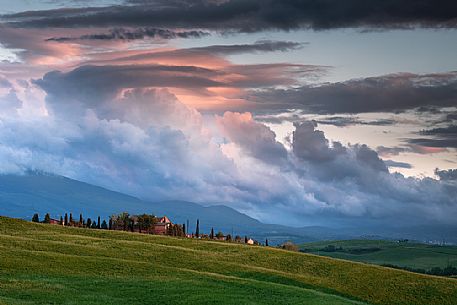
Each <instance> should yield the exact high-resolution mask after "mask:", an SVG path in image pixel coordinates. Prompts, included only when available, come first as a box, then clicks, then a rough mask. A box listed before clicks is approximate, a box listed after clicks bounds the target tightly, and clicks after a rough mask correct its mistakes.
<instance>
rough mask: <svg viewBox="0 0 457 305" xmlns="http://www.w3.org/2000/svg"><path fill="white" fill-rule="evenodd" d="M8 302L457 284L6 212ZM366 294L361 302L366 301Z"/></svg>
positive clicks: (261, 296) (301, 295)
mask: <svg viewBox="0 0 457 305" xmlns="http://www.w3.org/2000/svg"><path fill="white" fill-rule="evenodd" d="M0 257H1V258H2V259H1V260H0V270H1V273H0V303H4V304H25V303H27V304H120V303H122V302H128V303H129V304H151V303H162V304H216V303H217V304H303V303H306V304H361V303H360V302H366V303H370V304H389V305H395V304H408V305H414V304H424V305H425V304H427V305H434V304H436V305H438V304H440V305H446V304H455V299H456V298H457V281H456V280H453V279H446V278H438V277H432V276H425V275H419V274H413V273H409V272H404V271H399V270H393V269H389V268H382V267H377V266H371V265H364V264H360V263H354V262H348V261H342V260H335V259H330V258H325V257H319V256H314V255H309V254H302V253H295V252H287V251H283V250H279V249H273V248H265V247H255V246H246V245H240V244H229V243H222V242H211V241H203V240H191V239H178V238H170V237H160V236H151V235H141V234H135V233H127V232H113V231H102V230H89V229H77V228H63V227H59V226H52V225H42V224H33V223H29V222H24V221H20V220H14V219H9V218H4V217H1V218H0ZM359 301H360V302H359Z"/></svg>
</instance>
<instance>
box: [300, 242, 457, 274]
mask: <svg viewBox="0 0 457 305" xmlns="http://www.w3.org/2000/svg"><path fill="white" fill-rule="evenodd" d="M329 246H330V247H329ZM301 249H302V250H304V251H306V252H308V253H313V254H318V255H323V256H328V257H334V258H341V259H346V260H351V261H357V262H365V263H371V264H377V265H384V264H390V265H395V266H399V267H409V268H414V269H426V270H428V269H431V268H434V267H439V268H444V267H446V266H448V265H451V266H455V267H457V247H456V246H439V245H426V244H421V243H414V242H401V243H399V242H394V241H385V240H341V241H320V242H313V243H305V244H303V245H301ZM335 249H338V250H336V251H335ZM329 250H330V251H329Z"/></svg>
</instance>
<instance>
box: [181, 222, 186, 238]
mask: <svg viewBox="0 0 457 305" xmlns="http://www.w3.org/2000/svg"><path fill="white" fill-rule="evenodd" d="M182 232H183V236H186V235H187V234H186V224H185V223H183V224H182Z"/></svg>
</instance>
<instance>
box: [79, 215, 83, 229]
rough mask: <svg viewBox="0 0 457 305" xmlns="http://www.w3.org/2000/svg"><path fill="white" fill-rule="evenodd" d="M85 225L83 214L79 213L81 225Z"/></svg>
mask: <svg viewBox="0 0 457 305" xmlns="http://www.w3.org/2000/svg"><path fill="white" fill-rule="evenodd" d="M83 225H84V220H83V214H79V226H80V227H82V226H83Z"/></svg>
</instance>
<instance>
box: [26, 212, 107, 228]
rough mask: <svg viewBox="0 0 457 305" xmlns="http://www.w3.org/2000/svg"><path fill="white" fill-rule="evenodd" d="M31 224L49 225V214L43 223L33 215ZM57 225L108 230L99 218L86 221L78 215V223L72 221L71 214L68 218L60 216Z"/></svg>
mask: <svg viewBox="0 0 457 305" xmlns="http://www.w3.org/2000/svg"><path fill="white" fill-rule="evenodd" d="M32 222H41V223H51V216H50V215H49V213H46V215H45V216H44V219H43V221H40V216H39V215H38V213H35V214H33V217H32ZM59 224H60V225H62V226H67V227H80V228H90V229H103V230H108V229H110V228H109V226H108V224H107V223H106V220H103V221H101V219H100V216H98V218H97V220H92V219H91V218H87V220H84V218H83V215H82V214H79V222H77V221H75V220H74V219H73V214H72V213H70V216H68V214H67V213H65V216H64V217H62V216H60V220H59Z"/></svg>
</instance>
